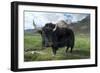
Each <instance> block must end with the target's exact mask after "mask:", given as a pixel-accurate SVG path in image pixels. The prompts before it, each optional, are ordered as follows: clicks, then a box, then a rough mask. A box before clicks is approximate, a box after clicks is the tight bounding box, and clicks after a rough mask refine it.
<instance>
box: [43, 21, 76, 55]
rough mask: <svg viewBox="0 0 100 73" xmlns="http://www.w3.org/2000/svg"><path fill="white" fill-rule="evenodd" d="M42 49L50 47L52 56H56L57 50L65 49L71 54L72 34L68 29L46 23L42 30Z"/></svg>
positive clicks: (72, 45)
mask: <svg viewBox="0 0 100 73" xmlns="http://www.w3.org/2000/svg"><path fill="white" fill-rule="evenodd" d="M41 36H42V45H43V47H52V51H53V54H54V55H56V52H57V50H58V48H61V47H67V48H66V53H67V51H68V49H69V48H71V50H70V52H72V50H73V47H74V38H75V36H74V32H73V31H72V29H70V28H59V27H58V26H57V25H56V24H53V23H46V24H45V26H44V27H43V28H42V32H41Z"/></svg>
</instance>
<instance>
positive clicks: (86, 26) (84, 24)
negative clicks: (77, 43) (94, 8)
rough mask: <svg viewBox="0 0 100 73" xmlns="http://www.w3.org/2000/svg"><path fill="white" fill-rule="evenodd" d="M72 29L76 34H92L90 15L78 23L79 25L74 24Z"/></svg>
mask: <svg viewBox="0 0 100 73" xmlns="http://www.w3.org/2000/svg"><path fill="white" fill-rule="evenodd" d="M70 27H71V28H72V29H73V30H74V31H75V32H82V33H89V32H90V15H88V16H87V17H86V18H84V19H82V20H81V21H78V22H77V23H72V24H71V25H70Z"/></svg>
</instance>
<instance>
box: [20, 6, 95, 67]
mask: <svg viewBox="0 0 100 73" xmlns="http://www.w3.org/2000/svg"><path fill="white" fill-rule="evenodd" d="M24 10H32V11H52V12H69V13H70V12H71V13H89V14H91V22H90V23H91V26H90V27H91V29H90V31H91V33H90V36H91V38H90V41H91V43H90V45H91V46H90V47H91V50H90V52H91V53H90V59H80V60H62V61H39V62H24V39H23V37H24V30H23V29H24V25H23V11H24ZM18 21H19V22H18V26H19V27H18V28H19V29H18V35H19V36H18V45H19V46H18V68H35V67H50V66H71V65H84V64H95V11H94V10H93V9H82V8H80V9H78V8H67V7H66V8H60V7H59V8H58V7H44V6H25V5H19V6H18Z"/></svg>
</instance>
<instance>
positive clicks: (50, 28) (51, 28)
mask: <svg viewBox="0 0 100 73" xmlns="http://www.w3.org/2000/svg"><path fill="white" fill-rule="evenodd" d="M56 28H57V26H56V25H55V24H52V23H47V24H45V26H44V27H43V28H42V32H41V35H42V43H43V45H44V47H50V46H52V44H53V42H52V38H53V33H54V32H55V30H56Z"/></svg>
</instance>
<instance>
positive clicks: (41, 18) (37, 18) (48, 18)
mask: <svg viewBox="0 0 100 73" xmlns="http://www.w3.org/2000/svg"><path fill="white" fill-rule="evenodd" d="M86 16H87V14H76V13H51V12H28V11H25V12H24V23H25V27H24V29H34V26H33V20H34V22H35V24H36V26H37V27H43V26H44V25H45V24H46V23H49V22H52V23H56V22H58V21H59V20H68V19H71V21H72V22H77V21H80V20H82V19H83V18H85V17H86Z"/></svg>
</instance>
